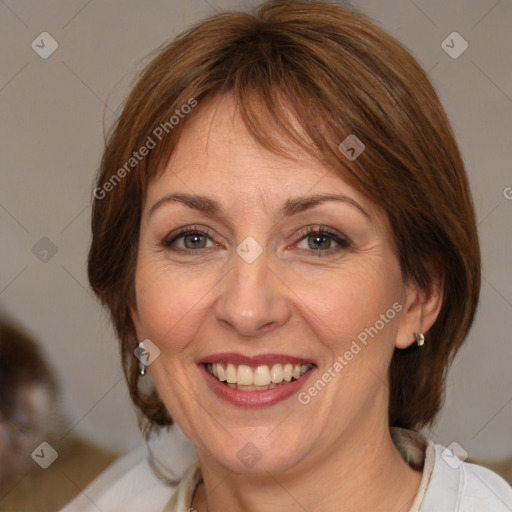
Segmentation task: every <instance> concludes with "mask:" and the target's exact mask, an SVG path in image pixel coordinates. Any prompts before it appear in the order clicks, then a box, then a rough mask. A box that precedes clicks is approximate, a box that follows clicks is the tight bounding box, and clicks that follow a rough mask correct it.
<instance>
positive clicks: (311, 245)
mask: <svg viewBox="0 0 512 512" xmlns="http://www.w3.org/2000/svg"><path fill="white" fill-rule="evenodd" d="M299 236H300V239H299V242H298V243H297V244H296V247H297V248H299V249H301V250H305V251H306V252H307V253H309V254H312V255H314V256H326V255H329V254H332V253H334V252H339V251H341V250H343V249H347V248H348V247H350V242H349V240H348V238H347V237H346V236H344V235H342V234H341V233H338V232H336V231H333V230H331V229H329V228H325V227H321V226H320V227H319V226H310V227H308V228H306V229H305V230H303V231H302V232H301V233H300V234H299Z"/></svg>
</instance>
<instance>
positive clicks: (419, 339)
mask: <svg viewBox="0 0 512 512" xmlns="http://www.w3.org/2000/svg"><path fill="white" fill-rule="evenodd" d="M414 341H415V342H416V344H417V345H418V347H422V346H423V344H424V343H425V336H424V334H423V333H422V332H419V333H417V334H416V335H415V337H414Z"/></svg>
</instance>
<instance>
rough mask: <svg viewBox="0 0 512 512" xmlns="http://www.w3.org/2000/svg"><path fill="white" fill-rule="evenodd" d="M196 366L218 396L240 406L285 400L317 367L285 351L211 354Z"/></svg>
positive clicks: (260, 405) (261, 404)
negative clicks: (256, 354) (254, 353)
mask: <svg viewBox="0 0 512 512" xmlns="http://www.w3.org/2000/svg"><path fill="white" fill-rule="evenodd" d="M198 366H199V368H200V369H201V373H202V374H203V375H204V377H205V380H206V383H207V384H208V386H209V387H210V388H211V390H212V391H213V392H214V393H215V394H216V395H217V396H218V397H220V398H222V399H223V400H225V401H227V402H230V403H232V404H234V405H238V406H242V407H264V406H269V405H274V404H276V403H278V402H281V401H283V400H286V399H287V398H289V397H291V396H293V395H295V394H296V393H298V392H299V391H300V389H301V388H302V387H303V386H304V385H305V382H306V381H307V380H309V377H310V376H311V374H312V373H314V370H315V369H316V364H315V363H314V362H313V361H311V360H307V359H304V358H300V357H295V356H290V355H286V354H261V355H258V356H252V357H250V356H244V355H241V354H236V353H224V354H212V355H209V356H206V357H204V358H203V359H202V360H201V361H199V365H198Z"/></svg>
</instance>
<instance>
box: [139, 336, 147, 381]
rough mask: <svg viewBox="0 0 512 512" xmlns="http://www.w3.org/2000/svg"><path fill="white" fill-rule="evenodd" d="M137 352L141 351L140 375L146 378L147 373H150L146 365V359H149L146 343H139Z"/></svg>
mask: <svg viewBox="0 0 512 512" xmlns="http://www.w3.org/2000/svg"><path fill="white" fill-rule="evenodd" d="M137 350H138V351H139V357H138V359H139V375H141V376H142V377H144V375H146V373H147V372H148V367H147V366H146V365H145V364H144V357H147V353H146V350H145V348H144V343H143V342H142V341H140V342H139V346H138V347H137Z"/></svg>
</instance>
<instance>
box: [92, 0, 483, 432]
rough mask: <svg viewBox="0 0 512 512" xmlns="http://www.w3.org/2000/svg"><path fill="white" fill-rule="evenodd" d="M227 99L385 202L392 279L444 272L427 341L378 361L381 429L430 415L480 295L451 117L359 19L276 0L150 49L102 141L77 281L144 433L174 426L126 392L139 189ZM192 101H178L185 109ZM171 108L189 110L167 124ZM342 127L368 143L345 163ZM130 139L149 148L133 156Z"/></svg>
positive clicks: (130, 373) (157, 404)
mask: <svg viewBox="0 0 512 512" xmlns="http://www.w3.org/2000/svg"><path fill="white" fill-rule="evenodd" d="M228 94H230V95H232V96H233V97H234V99H235V101H236V104H237V107H238V109H239V112H240V113H241V115H242V117H243V120H244V122H245V124H246V126H247V128H248V129H249V130H250V133H251V134H252V135H253V136H254V137H255V139H256V140H257V141H258V142H259V143H260V144H261V145H262V146H264V147H265V148H267V149H270V150H271V151H274V152H276V153H280V154H286V152H285V151H284V149H283V145H282V144H281V143H280V141H282V140H284V139H287V140H289V141H292V142H295V143H297V144H299V145H300V146H301V147H303V148H305V149H306V150H307V151H309V152H310V153H311V154H313V155H315V156H316V157H317V158H318V160H319V161H321V162H322V163H324V164H327V165H328V166H329V167H330V168H332V169H334V170H335V171H336V172H339V173H340V176H342V177H343V178H344V179H346V180H347V181H348V182H349V183H350V184H351V185H353V186H354V187H356V189H357V190H359V191H360V192H361V193H362V194H364V195H365V196H366V197H367V198H368V199H370V200H371V201H373V202H374V203H375V204H377V205H379V206H380V207H381V208H382V209H383V210H384V211H385V212H386V214H387V216H388V218H389V222H390V225H391V229H392V232H393V237H394V242H395V246H396V251H397V256H398V258H399V262H400V266H401V269H402V274H403V278H404V279H410V280H412V281H414V282H416V283H417V284H418V285H420V286H421V287H422V288H423V289H425V290H427V291H429V290H430V289H431V287H432V285H433V282H432V275H433V272H434V273H435V272H438V273H441V274H442V275H443V276H444V290H443V292H444V300H443V305H442V309H441V312H440V314H439V316H438V319H437V321H436V322H435V323H434V325H433V327H432V328H431V330H430V331H429V334H428V337H427V343H426V344H425V345H424V346H423V347H422V348H421V349H415V347H414V346H411V347H410V348H409V349H405V350H398V349H397V350H396V351H395V353H394V356H393V359H392V362H391V367H390V388H391V389H390V405H389V422H390V425H393V426H400V427H404V428H419V427H422V426H423V425H425V424H428V423H432V421H433V420H434V419H435V416H436V414H437V413H438V412H439V410H440V407H441V405H442V399H443V393H444V387H445V386H444V383H445V375H446V371H447V369H448V367H449V365H450V363H451V362H452V360H453V357H454V355H455V353H456V352H457V350H458V349H459V347H460V346H461V344H462V342H463V340H464V338H465V336H466V334H467V332H468V330H469V328H470V325H471V323H472V320H473V317H474V314H475V310H476V305H477V301H478V295H479V289H480V252H479V244H478V236H477V230H476V224H475V216H474V209H473V204H472V199H471V194H470V191H469V186H468V182H467V178H466V174H465V171H464V165H463V162H462V159H461V156H460V153H459V150H458V147H457V144H456V142H455V139H454V136H453V133H452V130H451V127H450V125H449V122H448V120H447V117H446V114H445V112H444V110H443V108H442V106H441V104H440V102H439V99H438V97H437V95H436V93H435V91H434V89H433V87H432V86H431V84H430V82H429V80H428V78H427V76H426V74H425V73H424V71H423V70H422V69H421V68H420V67H419V65H418V64H417V62H416V61H415V60H414V58H413V57H412V56H411V55H410V54H409V53H408V51H407V50H406V49H405V48H404V47H403V46H402V45H401V44H400V43H398V42H397V41H396V40H395V39H394V38H392V37H391V36H389V35H388V34H386V33H385V32H383V31H382V30H381V29H379V28H378V27H376V26H375V25H374V24H372V23H370V22H369V21H368V20H367V19H366V18H365V17H364V16H363V15H362V14H360V13H358V12H356V11H354V10H353V9H346V8H340V7H338V6H335V5H332V4H330V3H327V2H308V1H288V0H276V1H268V2H265V3H263V4H262V5H261V6H260V7H259V9H258V10H257V12H256V13H255V14H254V15H253V14H247V13H242V12H226V13H221V14H218V15H215V16H213V17H211V18H209V19H207V20H205V21H203V22H201V23H199V24H197V25H196V26H194V27H192V28H191V29H189V30H187V31H186V32H184V33H182V34H181V35H180V36H179V37H178V38H177V39H175V40H174V41H172V42H171V43H169V44H167V45H166V46H164V47H163V48H162V49H159V51H158V54H157V55H156V57H154V58H153V60H152V61H151V62H150V63H149V65H148V66H147V67H146V69H145V70H144V71H143V73H142V75H141V77H140V78H139V80H138V82H137V83H136V85H135V87H134V88H133V90H132V92H131V93H130V95H129V97H128V99H127V101H126V103H125V106H124V109H123V111H122V114H121V116H120V117H119V119H118V121H117V123H116V124H115V126H114V127H113V130H112V132H111V134H110V136H109V139H108V142H107V144H106V148H105V152H104V155H103V159H102V162H101V167H100V170H99V173H98V177H97V188H96V189H95V191H94V200H93V210H92V235H93V238H92V243H91V247H90V252H89V261H88V272H89V281H90V284H91V286H92V288H93V290H94V292H95V293H96V294H97V296H98V297H99V298H100V299H101V301H102V303H103V304H104V305H106V306H107V307H108V309H109V311H110V314H111V318H112V320H113V324H114V326H115V330H116V333H117V335H118V337H119V339H120V342H121V354H122V358H123V367H124V370H125V376H126V379H127V381H128V385H129V389H130V394H131V397H132V400H133V401H134V403H135V404H136V406H137V407H138V408H139V409H140V411H141V413H142V419H145V420H146V421H145V423H146V427H148V426H149V427H150V428H149V429H148V430H150V429H151V427H152V426H163V425H169V424H171V423H172V419H171V418H170V416H169V414H168V412H167V410H166V409H165V407H164V405H163V403H162V402H161V400H160V398H159V397H158V395H157V393H156V391H155V390H153V391H152V392H151V393H143V392H142V391H141V390H140V389H139V382H138V379H139V374H138V371H137V370H138V368H137V364H138V361H137V359H136V358H135V357H134V355H133V351H134V349H135V347H136V344H137V340H136V335H135V330H134V326H133V323H132V321H131V318H130V312H129V305H130V304H134V303H135V299H134V297H135V294H134V275H135V266H136V254H137V244H138V231H139V222H140V216H141V211H142V207H143V204H144V201H145V195H146V187H147V183H148V180H150V179H152V178H153V177H154V176H155V175H156V174H157V173H158V172H159V171H160V170H161V169H163V167H164V165H165V163H166V161H167V159H168V158H169V156H170V154H171V153H172V151H173V149H174V147H175V146H176V143H177V142H178V140H179V136H180V133H181V131H182V130H183V128H184V127H185V126H186V125H187V122H188V121H189V120H190V119H191V118H192V117H193V116H196V115H198V112H200V110H201V106H202V105H204V104H205V103H206V101H207V100H211V99H214V98H220V97H222V96H223V95H228ZM194 102H197V105H198V106H197V107H196V108H195V109H193V110H192V111H190V110H191V109H190V108H189V109H188V111H187V110H186V109H185V108H184V105H187V104H188V105H194V104H195V103H194ZM180 112H181V113H185V112H189V113H187V115H183V116H182V115H180V116H179V117H180V118H181V119H180V120H179V122H178V123H177V124H175V123H173V122H171V118H172V116H173V115H177V114H179V113H180ZM159 127H160V131H158V130H157V128H159ZM164 132H165V133H164ZM156 134H158V135H159V137H157V136H156ZM349 134H354V135H356V136H357V137H358V138H359V139H360V140H361V141H363V143H364V144H365V146H366V149H365V151H364V152H363V153H362V154H361V155H360V156H359V157H358V158H357V160H354V161H349V160H348V159H347V158H346V157H345V155H344V154H342V152H341V151H340V149H339V148H338V146H339V144H340V143H341V142H342V141H343V140H344V139H345V138H346V137H347V136H348V135H349ZM276 135H280V136H281V137H276ZM156 139H159V140H158V142H157V140H156ZM150 140H151V142H152V144H150V142H149V141H150ZM143 146H146V147H149V146H151V148H152V149H150V150H149V151H147V152H146V151H144V152H143V151H141V152H140V153H141V154H142V153H147V154H146V155H145V157H144V158H140V159H139V158H137V160H136V161H135V157H134V155H135V153H134V152H137V150H138V149H139V148H142V147H143ZM153 146H155V147H153ZM137 156H138V155H137ZM139 160H140V161H139ZM127 163H128V164H127ZM132 164H133V165H132ZM123 169H124V172H123V171H122V170H123Z"/></svg>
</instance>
